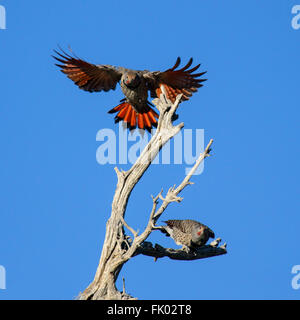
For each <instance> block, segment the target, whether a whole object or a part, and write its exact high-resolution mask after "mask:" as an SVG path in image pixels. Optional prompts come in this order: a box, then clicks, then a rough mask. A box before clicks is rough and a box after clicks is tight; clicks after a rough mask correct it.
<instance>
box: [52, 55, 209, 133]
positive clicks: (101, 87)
mask: <svg viewBox="0 0 300 320" xmlns="http://www.w3.org/2000/svg"><path fill="white" fill-rule="evenodd" d="M54 52H55V53H56V55H57V56H53V57H54V58H55V59H56V60H57V61H58V62H59V63H60V64H56V65H57V66H58V67H60V68H61V71H62V72H63V73H65V74H66V75H67V77H68V78H69V79H71V80H73V81H74V83H75V84H76V85H77V86H78V87H79V88H80V89H83V90H85V91H89V92H97V91H109V90H111V89H112V90H115V88H116V85H117V83H120V86H121V89H122V91H123V93H124V95H125V99H122V100H121V101H120V102H121V103H120V104H119V105H117V106H116V107H115V108H113V109H111V110H110V111H109V113H116V112H118V113H117V115H116V116H115V121H116V122H118V121H120V120H123V121H124V122H125V123H127V126H128V128H129V129H130V130H132V129H134V128H136V126H138V128H140V129H147V130H148V131H150V130H151V128H152V127H156V126H157V119H158V117H159V116H158V114H157V113H156V112H155V111H154V110H153V109H152V105H151V104H150V102H148V91H150V95H151V97H152V98H156V97H158V98H159V97H160V94H161V88H160V86H161V85H164V87H165V90H166V94H167V98H168V99H170V100H171V101H172V102H174V101H175V99H176V96H177V95H178V94H182V95H183V96H182V100H183V101H184V100H188V99H189V98H190V97H191V96H192V94H193V93H194V92H196V91H197V89H198V88H200V87H202V84H201V83H202V82H203V81H205V80H206V79H202V78H201V79H199V78H200V77H201V76H203V75H204V74H205V73H206V72H201V73H194V72H195V71H196V70H197V69H198V68H199V67H200V64H198V65H196V66H195V67H193V68H190V67H191V65H192V63H193V59H192V58H191V59H190V60H189V61H188V63H187V64H186V65H185V66H184V67H183V68H181V69H177V68H178V66H179V64H180V61H181V60H180V58H179V57H178V58H177V60H176V63H175V65H174V66H173V67H172V68H170V69H168V70H166V71H163V72H161V71H154V72H150V71H147V70H144V71H140V70H131V69H126V68H123V67H114V66H111V65H103V64H100V65H95V64H91V63H89V62H86V61H84V60H82V59H80V58H78V57H76V56H72V55H70V54H67V53H65V52H64V51H62V52H61V53H60V52H58V51H56V50H54ZM189 68H190V69H189Z"/></svg>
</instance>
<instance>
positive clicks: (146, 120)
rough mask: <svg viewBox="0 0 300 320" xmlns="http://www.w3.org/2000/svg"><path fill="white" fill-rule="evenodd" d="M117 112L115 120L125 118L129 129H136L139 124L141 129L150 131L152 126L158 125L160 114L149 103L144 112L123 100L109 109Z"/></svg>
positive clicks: (111, 111)
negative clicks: (137, 110) (139, 111)
mask: <svg viewBox="0 0 300 320" xmlns="http://www.w3.org/2000/svg"><path fill="white" fill-rule="evenodd" d="M115 112H118V114H117V115H116V116H115V122H119V121H121V120H123V121H124V122H125V123H127V126H128V127H129V130H133V129H135V128H136V126H137V125H138V127H139V129H143V130H144V129H146V130H148V131H149V132H150V131H151V128H152V127H157V120H156V119H158V117H159V115H158V114H157V113H156V112H155V111H154V110H153V109H152V108H151V107H150V106H149V105H148V104H147V105H146V106H145V108H144V111H143V112H141V113H138V112H136V111H135V110H134V108H133V107H132V105H131V104H130V103H128V102H126V101H122V100H121V104H119V105H117V106H116V107H114V108H113V109H111V110H110V111H108V113H115Z"/></svg>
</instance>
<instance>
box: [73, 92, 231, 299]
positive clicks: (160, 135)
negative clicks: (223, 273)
mask: <svg viewBox="0 0 300 320" xmlns="http://www.w3.org/2000/svg"><path fill="white" fill-rule="evenodd" d="M162 90H163V92H164V88H163V87H162ZM180 99H181V96H178V97H177V100H176V102H175V103H174V104H172V103H171V102H170V101H169V100H167V99H166V96H165V94H164V93H163V94H162V95H161V97H160V99H155V100H154V101H153V103H154V104H155V105H156V107H157V108H158V110H159V111H160V117H159V122H158V126H157V130H156V132H155V134H154V135H153V136H152V138H151V140H150V142H149V143H148V145H147V146H146V148H145V149H144V150H143V152H142V153H141V155H140V157H139V158H138V159H137V161H136V163H135V164H134V165H133V166H132V167H131V169H130V170H128V171H119V169H118V168H115V171H116V173H117V177H118V183H117V187H116V191H115V195H114V199H113V203H112V211H111V216H110V218H109V220H108V221H107V225H106V236H105V240H104V244H103V249H102V254H101V258H100V262H99V265H98V268H97V271H96V275H95V278H94V280H93V282H92V283H91V284H90V285H89V286H88V287H87V288H86V289H85V290H84V292H82V293H80V295H79V297H78V298H79V299H80V300H89V299H92V300H102V299H114V300H116V299H117V300H119V299H123V300H126V299H135V298H133V297H131V296H129V295H128V294H127V293H126V292H125V289H124V288H123V292H120V291H118V289H117V288H116V286H115V283H116V280H117V278H118V275H119V273H120V271H121V269H122V267H123V265H124V264H125V263H126V262H127V261H128V260H129V259H131V258H133V257H134V256H136V255H138V254H144V255H148V256H152V257H155V258H156V259H157V258H160V257H163V256H168V257H169V258H172V259H176V257H177V259H178V260H192V259H202V258H205V257H211V256H217V255H220V254H225V253H226V249H225V246H223V247H218V244H219V240H217V242H216V241H215V242H214V243H212V244H211V245H209V246H205V247H203V250H202V251H201V249H200V250H199V252H198V253H196V254H187V253H184V252H182V251H181V250H173V249H165V248H162V247H161V246H158V245H156V247H155V248H153V246H152V244H149V242H145V240H146V239H147V238H148V236H149V235H150V233H151V232H152V231H153V227H154V226H155V222H156V221H157V219H158V218H159V217H160V216H161V214H162V213H163V212H164V210H165V209H166V208H167V206H168V205H169V203H171V202H174V201H176V202H180V201H181V200H182V198H180V197H178V194H179V193H180V192H181V191H182V190H183V189H184V188H185V187H186V186H187V185H189V184H191V182H190V181H189V180H190V178H191V176H192V175H193V173H194V172H195V170H196V169H197V167H198V166H199V164H200V163H201V162H202V161H203V160H204V159H205V158H206V157H208V156H209V152H210V146H211V144H212V140H211V141H210V143H209V144H208V146H207V148H206V149H205V151H204V153H203V154H201V155H200V157H199V159H198V160H197V162H196V163H195V165H194V167H193V169H192V170H191V171H190V173H189V175H187V176H186V177H185V179H184V180H183V181H182V183H181V184H180V185H179V186H178V187H177V188H176V189H175V186H174V187H173V188H170V189H169V191H168V192H167V194H166V196H165V198H163V197H162V191H161V192H160V193H159V194H158V195H157V196H156V197H152V199H153V207H152V210H151V213H150V218H149V222H148V225H147V227H146V228H145V230H144V231H143V232H142V233H141V234H140V235H139V234H138V233H137V232H136V231H135V230H133V229H132V228H131V227H130V226H128V225H127V223H126V222H125V220H124V217H125V212H126V206H127V202H128V200H129V197H130V194H131V192H132V190H133V188H134V187H135V185H136V184H137V183H138V181H139V180H140V179H141V177H142V176H143V174H144V173H145V171H146V170H147V168H148V167H149V165H150V164H151V162H152V160H154V158H155V157H156V155H157V154H158V152H159V151H160V149H161V148H162V147H163V146H164V144H166V143H167V142H168V141H169V140H170V139H171V138H173V137H174V136H175V135H176V134H177V133H178V132H179V131H180V130H181V129H182V128H183V123H180V124H179V125H177V126H173V124H172V116H173V115H174V113H175V112H176V110H177V108H178V106H179V103H180ZM159 199H160V200H162V204H161V205H160V207H159V208H158V209H157V205H158V203H159ZM124 227H125V228H127V229H128V230H129V231H130V232H131V233H132V235H133V237H132V238H130V237H128V236H127V235H126V234H125V230H124ZM151 248H152V249H151ZM179 251H180V252H179Z"/></svg>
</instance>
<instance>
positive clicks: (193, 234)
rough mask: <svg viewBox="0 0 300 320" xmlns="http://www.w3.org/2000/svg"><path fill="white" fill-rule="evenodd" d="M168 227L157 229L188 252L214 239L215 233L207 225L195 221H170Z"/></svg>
mask: <svg viewBox="0 0 300 320" xmlns="http://www.w3.org/2000/svg"><path fill="white" fill-rule="evenodd" d="M164 222H165V223H166V224H167V225H166V226H161V227H155V228H154V229H158V230H160V231H161V232H163V233H165V234H166V235H167V237H171V238H172V239H173V240H174V241H175V243H176V244H177V245H182V249H183V250H185V251H186V252H190V251H191V250H193V249H195V248H197V247H202V246H204V245H205V244H206V242H207V241H208V239H209V238H214V237H215V234H214V232H213V231H212V230H211V229H210V228H208V227H207V226H206V225H204V224H202V223H200V222H198V221H195V220H168V221H164Z"/></svg>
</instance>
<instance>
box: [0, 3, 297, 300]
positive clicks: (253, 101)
mask: <svg viewBox="0 0 300 320" xmlns="http://www.w3.org/2000/svg"><path fill="white" fill-rule="evenodd" d="M298 2H299V4H300V1H298ZM295 4H298V3H297V1H287V0H284V1H267V0H266V1H259V0H253V1H247V2H244V1H240V0H236V1H233V0H228V1H215V0H214V1H203V0H201V1H188V2H182V1H170V0H166V1H152V2H151V3H150V2H143V1H126V2H124V1H96V0H93V1H92V0H89V1H78V0H73V1H57V0H53V1H7V0H6V1H5V0H1V1H0V5H4V6H5V8H6V11H7V29H6V30H0V48H1V49H0V69H1V77H0V87H1V101H0V114H1V115H0V136H1V160H0V161H1V167H0V168H1V169H0V182H1V183H0V265H3V266H4V267H5V269H6V273H7V284H6V285H7V289H6V290H0V299H72V298H74V297H75V296H76V295H77V294H78V293H79V292H80V291H82V290H84V289H85V288H86V286H87V285H88V284H89V283H90V282H91V281H92V279H93V277H94V273H95V271H96V267H97V265H98V260H99V257H100V250H101V247H102V243H103V240H104V234H105V224H106V221H107V219H108V218H109V215H110V208H111V201H112V197H113V193H114V189H115V186H116V175H115V172H114V170H113V167H114V165H105V166H101V165H99V164H98V163H97V162H96V150H97V148H98V146H99V142H97V141H96V134H97V132H98V131H99V130H100V129H101V128H111V129H113V130H115V131H116V132H118V127H117V126H115V125H114V122H113V117H112V115H109V114H107V111H108V110H109V108H112V107H114V106H115V105H116V104H117V103H118V101H119V99H121V98H122V94H121V92H120V90H119V89H118V90H117V91H115V92H109V93H94V94H90V93H86V92H83V91H81V90H78V89H77V88H76V87H75V86H74V85H73V84H72V83H71V81H70V80H68V79H67V78H66V77H65V76H63V75H62V74H61V73H60V72H59V71H58V69H57V68H56V67H55V66H54V64H53V59H52V58H51V57H50V55H51V54H52V49H55V48H57V45H58V44H59V45H61V46H63V47H65V48H67V46H68V45H70V46H71V47H72V49H73V50H74V51H75V52H76V54H77V55H79V56H80V57H83V58H85V59H87V60H89V61H91V62H94V63H99V64H100V63H103V64H113V65H122V66H127V67H131V68H136V69H149V70H164V69H166V68H168V67H170V66H171V65H172V64H173V63H174V62H175V60H176V57H177V56H181V57H182V58H183V60H184V61H186V60H187V59H188V58H189V57H191V56H192V57H194V59H195V61H196V62H197V63H198V62H201V63H202V68H203V70H204V69H205V70H207V71H208V73H207V77H208V79H209V80H208V81H207V82H206V83H205V86H204V87H203V88H201V89H200V90H199V92H198V93H196V94H195V95H194V96H193V98H192V99H191V100H190V101H189V102H184V103H183V104H182V105H181V107H180V110H179V115H180V120H181V121H183V122H184V123H185V128H190V129H194V130H195V129H196V128H200V129H204V130H205V141H206V142H208V141H209V139H210V138H214V140H215V142H214V145H213V155H214V156H213V157H211V158H210V159H208V160H207V161H206V163H205V169H204V172H203V174H201V175H199V176H195V177H194V178H193V181H194V182H195V185H194V186H193V187H190V188H187V189H185V190H184V192H183V194H182V195H183V196H184V201H183V202H182V203H181V204H180V205H178V204H172V205H171V206H170V207H169V209H168V211H167V212H165V214H164V216H163V217H162V220H167V219H170V218H179V219H180V218H181V219H184V218H192V219H196V220H199V221H201V222H203V223H205V224H208V225H209V226H210V227H211V228H212V229H213V230H214V231H215V233H216V235H217V236H218V237H221V238H222V239H223V240H224V241H226V242H227V243H228V251H229V252H228V254H227V255H225V256H221V257H215V258H210V259H206V260H198V261H193V262H185V261H184V262H177V261H171V260H168V259H166V258H165V259H161V260H158V261H157V262H156V263H155V262H154V261H153V259H152V258H148V257H136V258H135V259H132V261H130V262H129V263H127V264H126V266H125V267H124V268H123V270H122V273H121V275H120V279H119V280H118V286H119V287H120V286H121V278H122V276H125V278H126V286H127V291H128V292H129V293H131V294H132V295H134V296H136V297H139V298H140V299H299V298H300V290H298V291H297V290H293V289H292V287H291V280H292V274H291V269H292V267H293V266H294V265H297V264H300V250H299V244H300V237H299V225H300V217H299V195H300V194H299V191H300V190H299V178H300V177H299V161H300V159H299V155H300V153H299V138H300V137H299V117H300V107H299V75H300V62H299V61H300V59H299V52H300V29H299V30H294V29H293V28H292V27H291V20H292V17H293V15H292V13H291V10H292V7H293V6H294V5H295ZM119 167H121V168H123V169H127V168H128V167H129V166H126V165H121V166H119ZM184 167H185V165H184V164H183V165H155V166H152V167H151V168H150V169H149V170H148V171H147V173H146V174H145V176H144V177H143V180H142V181H141V182H140V183H139V184H138V186H137V187H136V189H135V190H134V192H133V194H132V197H131V198H130V202H129V204H128V210H127V214H126V219H127V222H128V223H129V224H130V225H132V226H133V227H134V228H136V229H140V230H142V229H143V227H144V226H145V223H146V221H147V218H148V215H149V210H150V208H151V198H150V195H151V194H154V195H155V194H157V193H158V192H159V191H160V189H161V188H162V187H164V189H165V190H166V189H167V188H168V187H170V186H171V185H173V184H174V183H179V182H180V181H181V179H182V178H183V176H184ZM150 240H151V241H153V242H158V243H160V244H161V245H165V246H174V247H175V248H177V246H176V245H175V244H173V243H172V241H171V240H170V239H168V238H164V236H163V235H162V234H159V233H155V234H153V235H152V236H151V238H150Z"/></svg>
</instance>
